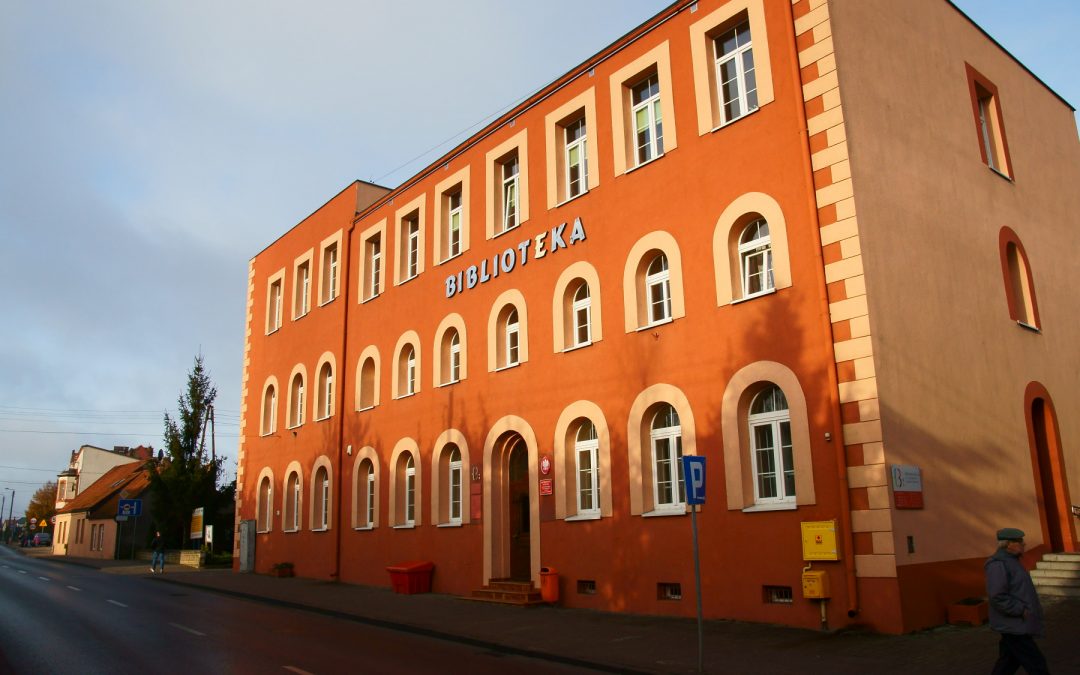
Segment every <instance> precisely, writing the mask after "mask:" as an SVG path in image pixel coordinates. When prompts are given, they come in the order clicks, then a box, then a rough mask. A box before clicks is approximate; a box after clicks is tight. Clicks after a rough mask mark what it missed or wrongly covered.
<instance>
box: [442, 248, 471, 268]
mask: <svg viewBox="0 0 1080 675" xmlns="http://www.w3.org/2000/svg"><path fill="white" fill-rule="evenodd" d="M464 254H465V251H464V250H462V251H460V252H458V253H455V254H454V255H452V256H449V257H447V258H443V259H442V260H440V261H439V262H437V263H435V264H436V265H445V264H446V263H448V262H450V261H451V260H453V259H454V258H460V257H461V256H462V255H464Z"/></svg>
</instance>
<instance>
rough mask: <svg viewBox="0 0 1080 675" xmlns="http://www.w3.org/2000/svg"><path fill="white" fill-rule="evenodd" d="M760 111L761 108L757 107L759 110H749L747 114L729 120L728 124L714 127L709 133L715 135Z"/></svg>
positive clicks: (722, 123)
mask: <svg viewBox="0 0 1080 675" xmlns="http://www.w3.org/2000/svg"><path fill="white" fill-rule="evenodd" d="M759 110H761V107H760V106H759V107H757V108H754V109H753V110H747V111H746V112H745V113H743V114H742V115H739V116H738V117H736V118H735V119H733V120H728V121H727V122H721V123H720V124H718V125H717V126H715V127H713V129H712V131H710V132H709V133H712V134H715V133H716V132H717V131H720V130H721V129H726V128H727V127H730V126H731V125H732V124H735V123H736V122H738V121H739V120H744V119H746V118H747V117H750V116H751V115H753V114H754V113H756V112H757V111H759Z"/></svg>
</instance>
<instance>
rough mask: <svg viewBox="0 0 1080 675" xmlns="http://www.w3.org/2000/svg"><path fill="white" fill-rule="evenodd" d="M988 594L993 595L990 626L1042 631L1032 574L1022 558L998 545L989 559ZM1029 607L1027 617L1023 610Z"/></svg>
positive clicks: (1019, 631)
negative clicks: (1023, 563)
mask: <svg viewBox="0 0 1080 675" xmlns="http://www.w3.org/2000/svg"><path fill="white" fill-rule="evenodd" d="M983 568H984V569H985V570H986V595H987V597H988V598H989V599H990V627H991V628H992V629H994V630H996V631H997V632H999V633H1012V634H1014V635H1042V634H1043V611H1042V605H1041V604H1039V595H1038V593H1036V592H1035V584H1033V583H1031V575H1030V574H1028V572H1027V570H1026V569H1024V566H1023V565H1021V564H1020V558H1019V557H1017V556H1015V555H1013V554H1011V553H1009V552H1008V551H1006V550H1005V549H998V551H997V552H996V553H994V555H992V556H990V557H989V558H987V559H986V564H985V565H984V566H983ZM1025 610H1027V617H1026V618H1025V617H1024V611H1025Z"/></svg>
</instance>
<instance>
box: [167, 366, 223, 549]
mask: <svg viewBox="0 0 1080 675" xmlns="http://www.w3.org/2000/svg"><path fill="white" fill-rule="evenodd" d="M216 397H217V389H215V388H214V385H213V383H212V382H211V381H210V374H209V373H207V372H206V369H205V368H204V367H203V357H202V355H201V354H200V355H199V356H197V357H195V366H194V367H193V368H192V370H191V372H190V373H188V382H187V390H186V391H185V392H184V393H182V394H181V395H180V398H179V400H178V408H179V411H180V415H179V419H173V418H172V417H171V416H170V415H169V413H168V412H166V413H165V453H166V456H165V457H164V458H163V459H161V460H160V461H159V462H158V463H157V466H156V467H155V470H154V471H152V472H151V474H150V491H151V495H152V497H153V505H154V519H155V521H156V522H157V525H158V529H160V530H161V534H162V536H163V537H164V538H165V541H166V543H167V545H169V546H170V547H181V548H182V547H184V546H185V545H186V544H187V543H188V542H189V529H188V528H189V527H190V523H191V512H192V511H193V510H195V509H196V508H199V507H203V508H204V509H205V512H206V513H212V512H213V511H214V509H216V508H217V504H218V492H217V476H218V472H219V471H220V470H221V460H220V459H211V458H210V457H209V456H208V454H209V453H207V452H206V451H205V449H203V448H200V440H201V439H202V435H203V426H204V424H205V423H206V413H207V410H208V409H209V408H210V407H211V406H212V405H213V403H214V399H215V398H216Z"/></svg>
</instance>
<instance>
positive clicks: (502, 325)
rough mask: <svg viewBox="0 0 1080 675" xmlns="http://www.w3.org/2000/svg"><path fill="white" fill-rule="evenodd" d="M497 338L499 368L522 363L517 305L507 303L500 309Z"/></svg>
mask: <svg viewBox="0 0 1080 675" xmlns="http://www.w3.org/2000/svg"><path fill="white" fill-rule="evenodd" d="M497 331H498V332H497V334H496V339H497V340H498V341H499V345H498V354H497V359H498V360H497V364H498V365H497V368H498V369H502V368H510V367H511V366H516V365H518V364H520V363H521V324H520V322H519V321H518V311H517V307H514V306H513V305H506V306H505V307H503V308H502V310H500V311H499V322H498V329H497Z"/></svg>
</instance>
